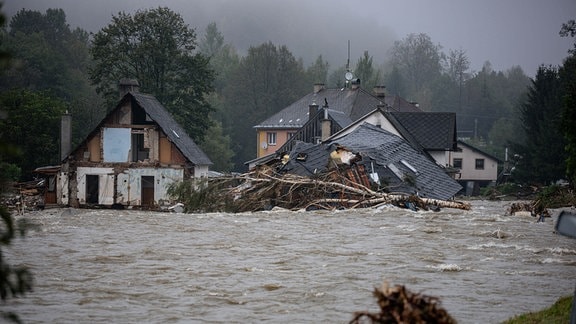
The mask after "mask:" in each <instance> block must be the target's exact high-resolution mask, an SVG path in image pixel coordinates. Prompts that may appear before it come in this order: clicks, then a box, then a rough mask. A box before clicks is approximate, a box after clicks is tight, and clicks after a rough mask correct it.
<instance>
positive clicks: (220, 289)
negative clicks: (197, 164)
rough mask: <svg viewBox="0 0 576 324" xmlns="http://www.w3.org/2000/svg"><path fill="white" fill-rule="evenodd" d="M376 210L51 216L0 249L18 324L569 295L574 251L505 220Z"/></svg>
mask: <svg viewBox="0 0 576 324" xmlns="http://www.w3.org/2000/svg"><path fill="white" fill-rule="evenodd" d="M509 204H510V202H488V201H475V202H473V208H472V210H471V211H462V210H457V209H443V210H442V211H440V212H412V211H409V210H405V209H397V208H393V207H387V208H383V209H380V210H372V209H370V210H351V211H337V212H327V211H318V212H288V211H272V212H258V213H242V214H226V213H210V214H177V213H155V212H144V211H131V210H87V209H49V210H45V211H41V212H31V213H28V214H26V215H25V216H24V217H27V218H28V219H30V220H32V221H33V222H35V223H37V224H38V225H39V227H38V228H36V229H35V230H32V231H31V232H29V233H28V235H27V236H26V238H25V239H24V240H20V239H19V240H17V241H16V242H15V243H14V244H13V246H12V247H10V248H9V249H7V250H5V254H6V257H7V258H8V260H9V262H11V263H20V262H23V263H25V264H26V265H28V266H29V267H30V268H31V269H32V271H33V273H34V275H35V286H34V291H33V292H31V293H29V294H28V295H26V296H25V297H24V298H19V299H13V300H10V301H8V302H7V303H5V304H4V305H3V306H2V307H1V308H2V309H3V310H5V311H7V310H9V311H14V312H16V313H18V314H19V316H20V317H21V319H22V320H23V321H24V322H25V323H88V322H89V323H143V322H144V323H200V322H202V323H222V322H226V323H259V322H276V323H278V322H280V323H320V322H321V323H347V322H348V321H349V320H350V319H351V318H352V316H353V313H354V312H355V311H366V310H367V311H374V312H377V311H378V308H377V305H376V301H375V299H374V298H373V297H372V291H373V289H374V287H375V286H380V285H381V284H382V283H383V282H384V281H387V282H389V283H390V284H401V285H405V286H406V287H407V288H408V289H409V290H411V291H413V292H420V293H423V294H426V295H431V296H436V297H439V298H440V300H441V302H442V306H443V307H444V308H446V309H447V311H448V312H449V313H450V314H451V315H452V316H453V317H454V318H455V319H456V320H458V322H460V323H498V322H501V321H503V320H506V319H508V318H509V317H511V316H513V315H515V314H520V313H524V312H529V311H537V310H540V309H542V308H544V307H547V306H549V305H551V304H552V303H554V302H555V301H556V300H557V299H558V298H559V297H562V296H567V295H571V294H572V293H573V292H574V287H575V284H576V240H574V239H570V238H567V237H563V236H560V235H557V234H555V233H554V221H555V218H556V214H557V213H553V216H552V218H548V219H546V221H545V222H544V223H536V219H535V218H533V217H531V216H506V215H505V213H506V208H507V207H508V206H509ZM18 217H22V216H18Z"/></svg>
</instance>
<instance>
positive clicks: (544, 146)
mask: <svg viewBox="0 0 576 324" xmlns="http://www.w3.org/2000/svg"><path fill="white" fill-rule="evenodd" d="M561 95H562V89H561V83H560V77H559V74H558V70H557V69H556V68H554V67H546V66H541V67H539V68H538V71H537V73H536V77H535V79H534V81H533V82H532V85H531V87H530V88H529V90H528V96H527V101H526V102H525V103H524V104H523V105H522V106H521V108H520V112H521V121H522V128H523V130H524V133H525V138H526V141H525V143H524V145H518V146H517V147H516V149H517V151H518V153H519V154H520V155H521V156H522V163H521V164H519V165H518V168H517V173H516V175H515V178H516V179H517V180H520V181H524V182H535V183H540V184H547V183H550V182H551V181H556V180H558V179H562V178H563V177H564V175H565V171H566V163H565V161H566V153H565V151H564V146H565V145H564V143H565V142H564V137H563V134H562V133H561V130H560V128H559V127H558V126H559V125H561V113H562V109H561V107H562V105H561V99H560V98H561Z"/></svg>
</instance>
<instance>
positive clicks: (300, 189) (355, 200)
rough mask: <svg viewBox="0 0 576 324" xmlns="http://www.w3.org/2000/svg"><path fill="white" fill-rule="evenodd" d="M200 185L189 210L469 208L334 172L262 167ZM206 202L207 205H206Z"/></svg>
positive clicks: (455, 202)
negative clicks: (293, 172) (369, 184)
mask: <svg viewBox="0 0 576 324" xmlns="http://www.w3.org/2000/svg"><path fill="white" fill-rule="evenodd" d="M201 187H202V188H201V190H200V191H199V192H201V193H202V201H199V202H198V206H196V207H191V206H188V207H191V208H189V210H192V211H232V212H245V211H258V210H266V209H270V208H272V207H275V206H278V207H282V208H285V209H290V210H299V209H306V210H309V209H328V210H332V209H354V208H368V207H376V206H380V205H383V204H391V205H395V206H399V207H403V208H411V209H414V210H417V209H424V210H428V209H429V208H431V207H433V208H439V207H440V208H458V209H465V210H468V209H470V205H469V204H466V203H462V202H457V201H446V200H437V199H429V198H421V197H418V196H415V195H407V194H398V193H395V194H391V193H386V192H381V191H375V190H373V189H371V188H368V187H366V186H364V185H362V184H359V183H355V182H354V183H353V182H352V181H350V179H347V178H345V177H344V176H342V175H341V174H339V173H338V172H329V173H327V174H323V175H322V176H318V177H316V178H310V177H302V176H297V175H289V174H287V175H279V174H276V173H275V172H274V171H272V170H266V169H264V170H259V171H253V172H250V173H246V174H242V175H239V176H235V177H227V178H216V179H212V180H209V181H208V183H207V184H204V185H202V186H201ZM197 200H198V199H196V201H197ZM202 203H204V206H202ZM185 204H186V202H185ZM186 205H188V204H186ZM208 205H209V206H211V207H210V208H206V206H208Z"/></svg>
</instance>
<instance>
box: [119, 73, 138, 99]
mask: <svg viewBox="0 0 576 324" xmlns="http://www.w3.org/2000/svg"><path fill="white" fill-rule="evenodd" d="M139 91H140V84H139V83H138V80H136V79H128V78H124V79H121V80H120V81H118V92H119V93H120V98H123V97H124V96H125V95H126V94H127V93H128V92H139Z"/></svg>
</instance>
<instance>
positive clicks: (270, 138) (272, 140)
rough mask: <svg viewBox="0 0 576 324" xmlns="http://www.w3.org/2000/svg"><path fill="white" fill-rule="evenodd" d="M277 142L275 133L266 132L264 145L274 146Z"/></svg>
mask: <svg viewBox="0 0 576 324" xmlns="http://www.w3.org/2000/svg"><path fill="white" fill-rule="evenodd" d="M277 141H278V135H277V133H276V132H266V143H268V145H272V146H275V145H276V143H277Z"/></svg>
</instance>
